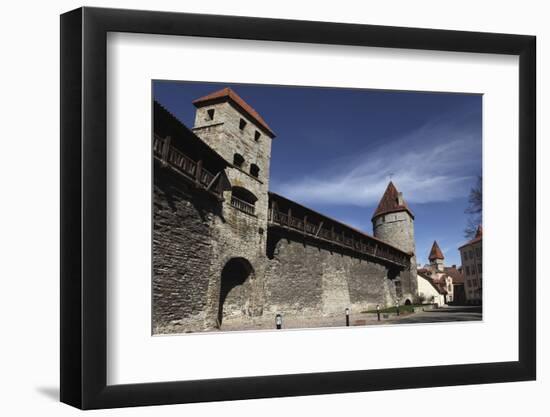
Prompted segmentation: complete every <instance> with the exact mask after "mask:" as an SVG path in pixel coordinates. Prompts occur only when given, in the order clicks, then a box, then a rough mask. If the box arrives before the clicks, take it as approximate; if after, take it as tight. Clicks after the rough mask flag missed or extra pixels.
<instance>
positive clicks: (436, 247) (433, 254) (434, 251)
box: [428, 240, 445, 261]
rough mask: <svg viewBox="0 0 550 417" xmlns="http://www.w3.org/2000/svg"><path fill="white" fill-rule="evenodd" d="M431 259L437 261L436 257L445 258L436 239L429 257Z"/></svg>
mask: <svg viewBox="0 0 550 417" xmlns="http://www.w3.org/2000/svg"><path fill="white" fill-rule="evenodd" d="M428 259H429V260H430V261H435V260H436V259H445V257H444V256H443V252H441V249H439V245H438V244H437V242H436V241H435V240H434V244H433V245H432V250H431V251H430V256H429V257H428Z"/></svg>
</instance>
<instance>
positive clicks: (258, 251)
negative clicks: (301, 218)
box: [192, 88, 275, 322]
mask: <svg viewBox="0 0 550 417" xmlns="http://www.w3.org/2000/svg"><path fill="white" fill-rule="evenodd" d="M193 104H194V105H195V107H196V108H197V111H196V114H195V126H194V127H193V129H192V130H193V132H194V133H195V134H196V135H197V136H198V137H199V138H200V139H201V140H203V141H204V142H206V144H208V145H209V146H210V148H212V149H213V150H215V151H216V152H217V153H218V154H219V155H221V156H222V157H223V158H224V159H225V160H226V161H227V163H228V167H227V168H226V170H225V174H226V175H227V179H228V180H229V183H230V189H226V191H224V193H223V199H224V201H223V208H222V213H221V217H220V218H219V219H217V220H216V223H215V227H214V228H213V230H214V232H213V233H215V234H216V237H215V239H213V241H215V242H216V245H217V249H216V251H215V252H216V253H217V254H218V258H219V259H217V260H216V262H217V263H218V264H217V265H225V266H224V267H223V269H222V277H221V283H219V282H217V281H215V282H214V281H213V282H212V283H211V286H210V288H209V294H210V295H209V297H208V298H209V300H213V304H212V305H211V311H213V312H214V311H215V312H217V315H218V322H221V321H222V319H223V317H231V316H239V315H247V316H256V315H261V314H262V308H263V307H262V306H263V304H264V300H263V292H262V291H261V288H263V285H264V284H263V277H264V275H265V265H266V263H265V253H266V236H267V214H268V206H269V196H268V188H269V162H270V158H271V140H272V139H273V138H274V137H275V134H274V133H273V131H272V130H271V129H270V128H269V126H268V125H267V123H266V122H265V121H264V119H263V118H262V117H261V116H260V115H259V114H258V113H257V112H256V111H255V110H254V109H253V108H252V107H251V106H250V105H249V104H248V103H246V102H245V101H244V100H243V99H242V98H241V97H239V96H238V95H237V93H235V92H234V91H233V90H231V89H230V88H224V89H222V90H219V91H216V92H214V93H212V94H209V95H207V96H204V97H201V98H199V99H197V100H195V101H193ZM212 273H213V274H214V275H215V274H216V273H219V271H217V270H216V267H213V271H212ZM218 300H219V301H218ZM211 316H212V315H211Z"/></svg>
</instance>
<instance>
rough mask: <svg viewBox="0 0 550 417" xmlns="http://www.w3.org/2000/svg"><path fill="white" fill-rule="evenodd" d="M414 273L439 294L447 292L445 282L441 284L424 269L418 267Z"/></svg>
mask: <svg viewBox="0 0 550 417" xmlns="http://www.w3.org/2000/svg"><path fill="white" fill-rule="evenodd" d="M416 273H417V274H418V275H420V276H421V277H422V278H424V279H425V280H426V281H428V282H429V283H430V284H431V285H432V287H434V288H435V290H436V291H437V292H438V293H439V294H447V289H446V288H445V283H443V284H442V283H441V282H440V281H439V280H436V279H434V278H432V277H431V276H430V275H429V274H428V271H427V270H426V269H419V270H418V271H416Z"/></svg>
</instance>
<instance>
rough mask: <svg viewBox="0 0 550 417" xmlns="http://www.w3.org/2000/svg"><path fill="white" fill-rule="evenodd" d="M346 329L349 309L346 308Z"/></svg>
mask: <svg viewBox="0 0 550 417" xmlns="http://www.w3.org/2000/svg"><path fill="white" fill-rule="evenodd" d="M346 327H349V308H346Z"/></svg>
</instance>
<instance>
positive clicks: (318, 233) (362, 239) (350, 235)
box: [268, 209, 410, 267]
mask: <svg viewBox="0 0 550 417" xmlns="http://www.w3.org/2000/svg"><path fill="white" fill-rule="evenodd" d="M268 221H269V223H271V224H276V225H278V226H282V227H285V228H289V229H293V230H295V231H298V232H301V233H303V234H305V235H308V236H311V237H314V238H316V239H321V240H324V241H327V242H330V243H332V244H336V245H339V246H342V247H345V248H348V249H351V250H354V251H357V252H360V253H363V254H366V255H370V256H373V257H376V258H381V259H384V260H386V261H390V262H392V263H396V264H399V265H400V266H403V267H406V266H408V265H409V264H410V257H409V256H408V255H406V254H404V253H403V252H401V251H399V250H397V249H395V248H393V247H391V246H389V245H386V244H384V243H383V242H380V241H378V240H375V239H373V238H370V237H369V236H366V235H362V234H360V233H359V232H357V231H355V230H353V229H349V230H348V231H347V232H346V231H341V232H336V231H335V227H334V224H333V223H331V222H330V221H326V222H321V223H319V224H317V223H314V222H309V221H308V220H307V216H304V218H298V217H295V216H292V214H291V213H284V212H281V211H277V210H273V209H270V210H269V212H268ZM338 228H339V229H341V228H342V226H341V225H339V227H338Z"/></svg>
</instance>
